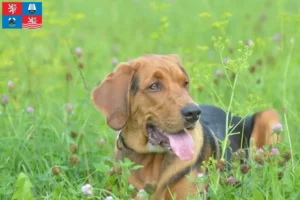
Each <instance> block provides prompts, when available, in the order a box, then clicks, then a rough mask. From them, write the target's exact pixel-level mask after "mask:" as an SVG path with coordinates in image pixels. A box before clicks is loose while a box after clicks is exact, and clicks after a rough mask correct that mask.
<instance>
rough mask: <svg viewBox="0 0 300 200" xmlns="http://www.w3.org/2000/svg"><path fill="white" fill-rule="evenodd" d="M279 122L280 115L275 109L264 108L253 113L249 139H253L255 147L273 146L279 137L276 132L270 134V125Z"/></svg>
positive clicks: (279, 139)
mask: <svg viewBox="0 0 300 200" xmlns="http://www.w3.org/2000/svg"><path fill="white" fill-rule="evenodd" d="M278 123H280V116H279V114H278V113H277V111H275V110H265V111H262V112H259V113H256V114H255V115H254V126H253V131H252V134H251V139H252V140H254V141H255V145H256V147H257V148H262V147H263V146H264V145H267V146H274V144H275V143H276V142H280V141H281V138H280V136H278V135H277V134H272V133H273V130H272V127H273V126H274V125H275V124H278Z"/></svg>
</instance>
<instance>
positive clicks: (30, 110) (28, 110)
mask: <svg viewBox="0 0 300 200" xmlns="http://www.w3.org/2000/svg"><path fill="white" fill-rule="evenodd" d="M26 111H27V113H29V114H33V113H34V108H32V107H28V108H27V109H26Z"/></svg>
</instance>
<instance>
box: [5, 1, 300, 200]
mask: <svg viewBox="0 0 300 200" xmlns="http://www.w3.org/2000/svg"><path fill="white" fill-rule="evenodd" d="M42 2H43V28H42V29H39V30H1V31H0V72H1V78H0V96H1V99H0V100H1V106H0V127H1V129H0V200H8V199H17V200H21V199H24V200H25V199H26V200H30V199H38V200H41V199H54V200H56V199H105V198H106V196H112V198H113V199H130V194H131V193H132V192H133V188H132V186H130V185H128V183H127V181H126V179H125V178H124V176H119V177H109V176H108V172H109V170H110V168H111V167H112V166H113V146H114V139H115V137H116V134H115V132H114V131H112V130H111V129H110V128H109V127H108V126H107V125H106V122H105V118H104V116H103V115H102V114H101V113H99V112H98V111H97V110H96V109H95V107H94V106H93V105H92V103H91V100H90V96H91V91H92V89H93V88H94V87H95V86H97V85H98V84H99V83H100V81H101V80H102V79H103V78H104V77H105V75H107V74H108V73H109V72H111V71H112V70H113V69H114V68H115V67H116V65H117V64H118V63H119V62H122V61H127V60H130V59H133V58H136V57H138V56H141V55H143V54H171V53H174V54H178V55H179V56H180V57H181V59H182V63H183V65H184V66H185V68H186V69H187V71H188V73H189V75H190V78H191V88H190V91H191V95H192V96H193V98H194V99H195V100H196V101H197V102H198V103H203V104H204V103H205V104H212V105H217V106H220V107H221V108H223V109H225V110H228V108H230V110H231V111H232V112H234V113H235V114H239V115H241V116H244V115H246V114H251V113H254V112H257V111H259V110H263V109H269V108H274V109H276V110H278V112H279V114H280V116H281V119H282V125H283V132H282V133H281V134H282V138H283V143H282V144H278V146H277V148H278V150H279V151H280V155H276V156H277V157H276V156H275V157H272V159H273V161H274V162H267V161H266V162H265V164H264V165H259V167H255V166H257V163H255V162H256V161H255V160H254V161H253V163H251V166H252V167H251V170H250V171H249V172H248V173H247V174H243V173H241V172H240V170H239V168H237V169H235V170H234V171H233V172H231V173H224V174H223V175H222V177H223V178H224V181H223V184H222V183H221V182H222V181H220V179H221V180H223V179H222V178H220V177H216V175H215V174H214V173H211V174H212V176H210V177H199V180H197V181H200V182H201V181H204V182H209V183H210V184H211V187H210V190H209V192H208V195H210V197H211V199H256V200H257V199H269V200H271V199H274V200H280V199H294V200H297V199H300V175H299V174H300V166H299V162H300V156H299V153H300V145H299V144H300V136H299V134H300V126H298V125H299V124H300V104H299V98H300V83H299V77H300V54H299V52H300V47H299V46H300V45H299V41H300V1H295V0H252V1H250V0H248V1H239V0H226V1H218V0H212V1H208V0H164V1H159V0H98V1H97V0H89V1H81V0H72V1H71V0H64V1H59V0H44V1H42ZM286 152H288V154H289V153H291V155H290V158H288V159H290V160H289V161H287V162H286V163H283V164H282V162H281V161H282V159H281V158H282V156H283V157H286ZM272 159H271V160H272ZM288 159H286V160H288ZM274 163H275V164H274ZM280 163H281V165H280ZM120 164H121V166H122V169H124V171H125V174H126V173H129V170H128V169H131V168H133V169H135V167H134V166H133V164H132V163H131V162H130V161H126V162H124V163H120ZM278 165H280V166H278ZM211 170H212V171H213V170H214V169H213V168H212V169H211ZM278 174H280V177H279V178H278ZM229 176H231V177H232V178H234V180H235V181H234V183H237V184H230V183H229V182H230V181H229V180H228V179H227V178H228V177H229ZM116 179H118V180H120V181H119V182H120V184H121V189H117V186H116V185H115V180H116ZM86 184H90V185H91V187H92V194H87V193H86V192H83V191H82V187H83V186H84V185H86ZM143 195H145V196H147V195H146V194H143ZM145 198H146V199H147V197H145ZM198 199H199V198H198Z"/></svg>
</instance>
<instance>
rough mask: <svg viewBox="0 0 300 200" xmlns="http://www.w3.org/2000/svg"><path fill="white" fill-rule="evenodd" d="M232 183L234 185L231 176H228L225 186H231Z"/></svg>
mask: <svg viewBox="0 0 300 200" xmlns="http://www.w3.org/2000/svg"><path fill="white" fill-rule="evenodd" d="M233 183H234V178H233V176H229V177H228V179H227V184H228V185H231V184H233Z"/></svg>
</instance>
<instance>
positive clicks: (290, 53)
mask: <svg viewBox="0 0 300 200" xmlns="http://www.w3.org/2000/svg"><path fill="white" fill-rule="evenodd" d="M293 49H294V42H292V41H291V49H290V52H289V54H288V58H287V62H286V65H285V71H284V75H283V107H284V108H286V106H287V98H286V80H287V74H288V70H289V65H290V62H291V57H292V52H293ZM283 116H284V122H285V127H286V133H287V134H286V135H287V137H288V140H289V146H290V151H291V161H292V165H293V166H294V157H293V147H292V140H291V136H290V131H289V126H288V122H287V115H286V112H284V113H283Z"/></svg>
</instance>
